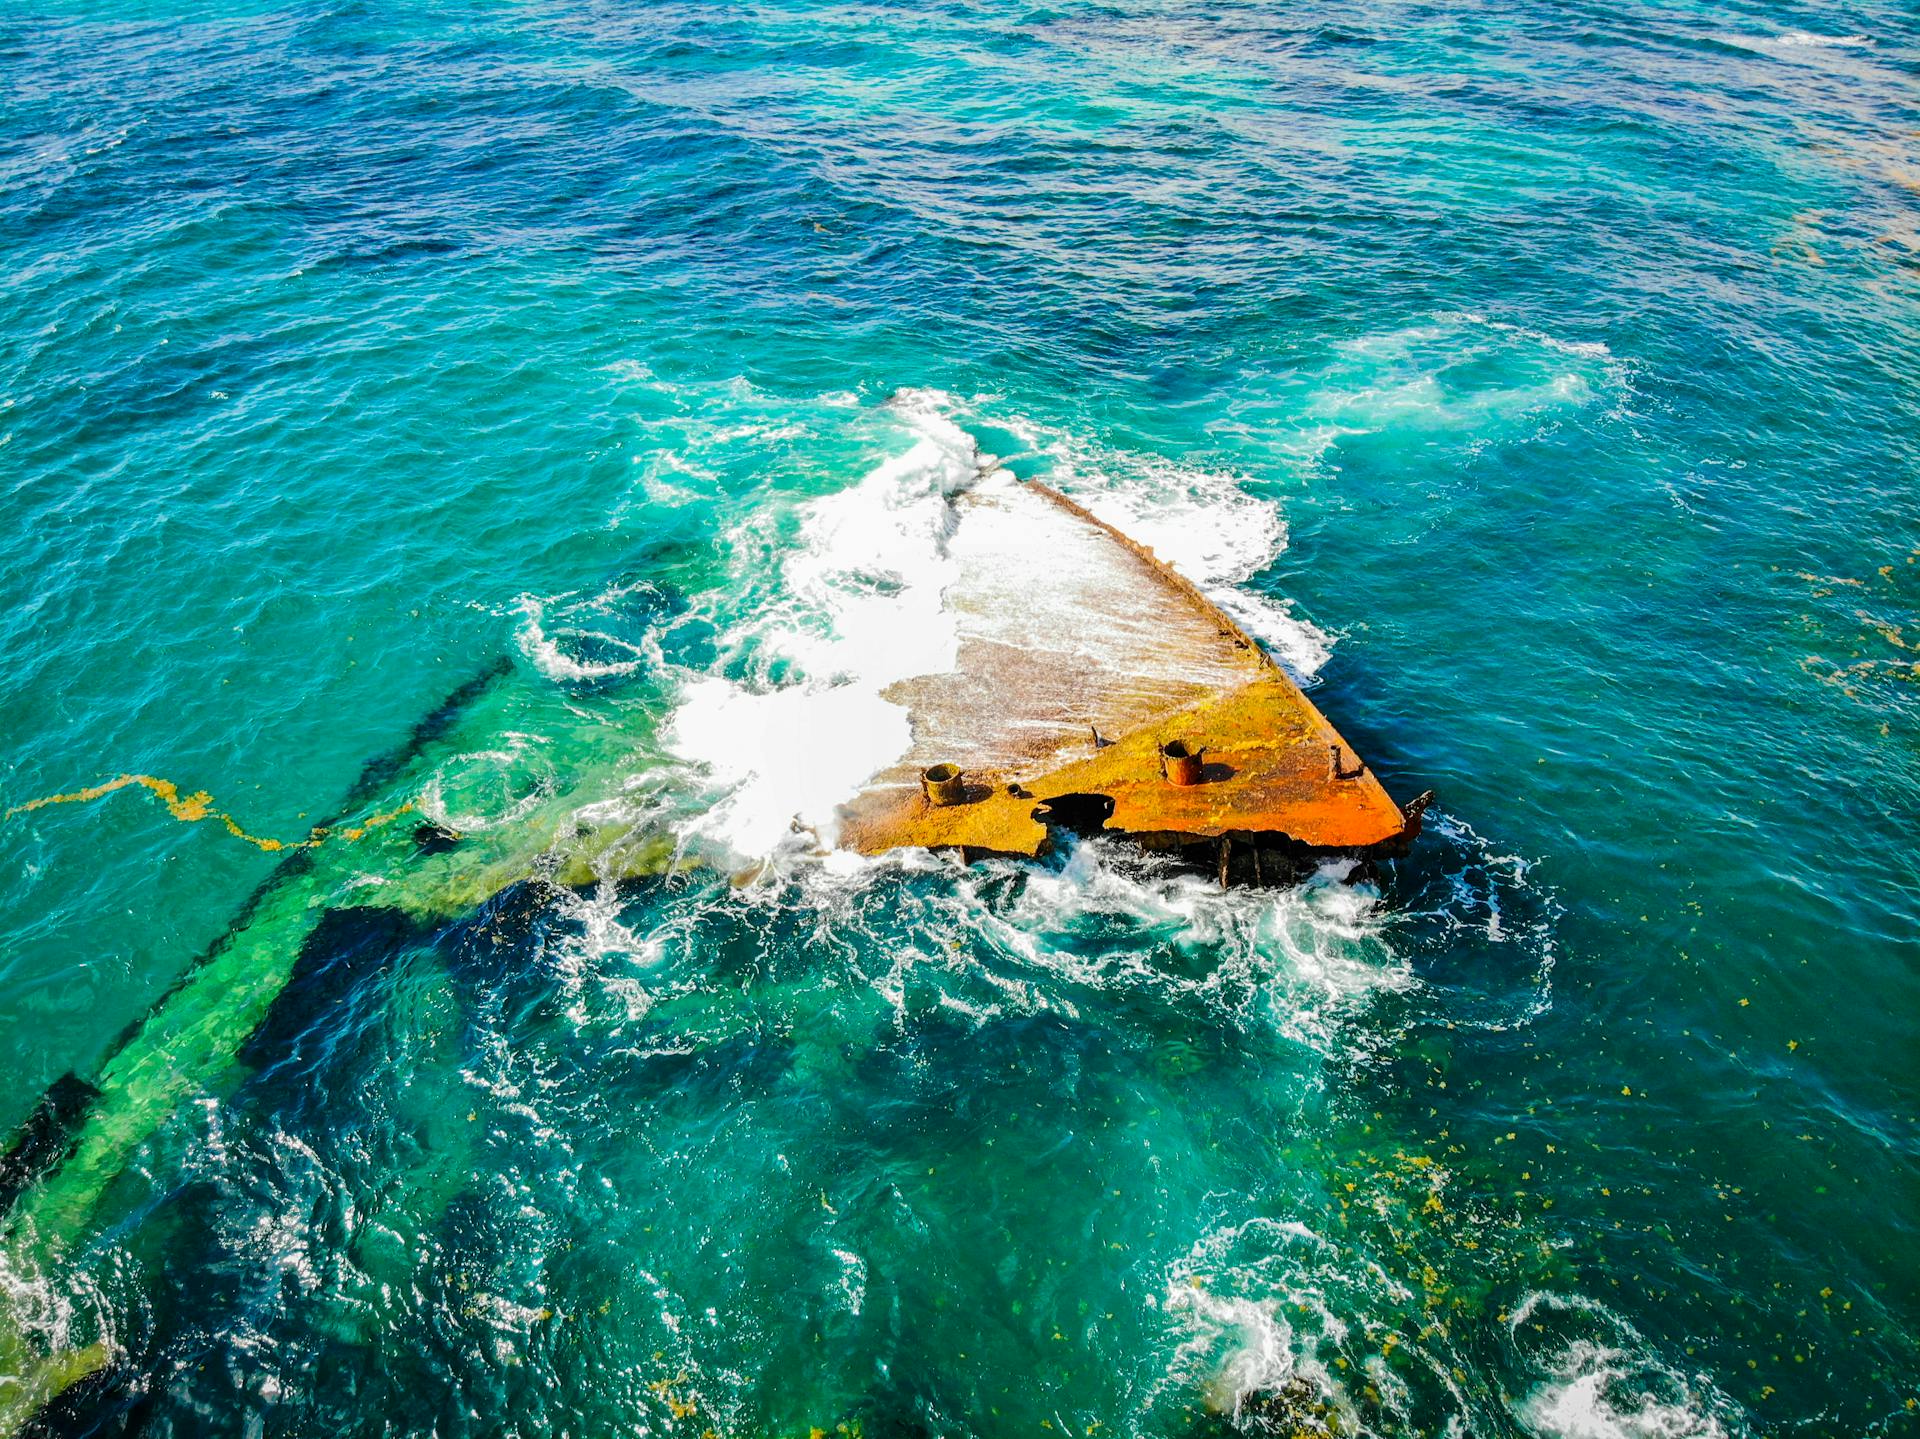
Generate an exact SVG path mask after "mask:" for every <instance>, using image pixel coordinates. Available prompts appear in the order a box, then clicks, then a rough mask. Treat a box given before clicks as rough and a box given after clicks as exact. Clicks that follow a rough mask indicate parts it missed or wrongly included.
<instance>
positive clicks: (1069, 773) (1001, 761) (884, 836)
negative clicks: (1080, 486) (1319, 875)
mask: <svg viewBox="0 0 1920 1439" xmlns="http://www.w3.org/2000/svg"><path fill="white" fill-rule="evenodd" d="M954 505H955V510H956V524H955V528H954V532H953V536H952V539H951V541H950V543H949V546H948V553H949V555H950V557H951V558H952V559H953V560H954V561H955V562H956V564H957V566H958V578H957V580H956V581H955V583H954V584H953V585H952V586H951V587H950V589H949V590H948V592H947V597H946V600H947V605H948V607H949V608H950V609H951V610H952V611H953V612H954V613H955V615H956V616H957V620H958V629H959V644H958V653H957V659H956V662H955V664H954V666H953V668H952V669H951V670H950V671H948V672H945V673H940V674H930V675H923V676H919V677H916V678H914V679H909V680H905V681H902V682H900V683H898V684H896V685H894V686H892V687H891V688H890V689H889V690H887V691H886V698H887V699H889V700H891V701H893V702H894V703H897V704H900V705H902V706H904V707H905V708H906V710H907V712H908V716H909V720H910V723H911V728H912V735H913V739H912V744H911V747H910V748H909V749H908V751H907V753H906V754H905V755H903V756H902V757H901V758H900V759H899V760H898V761H897V762H896V763H895V764H893V765H891V766H890V767H888V768H887V769H885V770H883V771H881V772H880V773H878V774H876V775H875V776H874V777H873V778H872V779H871V780H869V781H868V782H867V784H866V785H865V787H863V789H862V790H861V792H860V793H859V794H858V795H856V796H855V797H854V799H852V800H851V801H849V802H848V804H847V805H845V806H844V807H843V810H842V823H841V829H840V843H841V844H843V845H845V846H848V847H850V848H853V849H857V850H859V851H861V852H863V853H867V854H874V853H878V852H881V851H884V850H889V849H896V848H900V847H902V846H908V845H918V846H924V847H926V848H929V849H958V850H964V851H966V852H967V853H969V854H978V855H986V854H997V855H1033V854H1037V853H1038V852H1039V851H1040V849H1041V848H1042V847H1043V846H1044V845H1045V843H1046V841H1047V834H1048V823H1047V822H1048V821H1049V820H1050V819H1051V820H1056V821H1058V820H1060V819H1062V818H1065V817H1066V816H1067V814H1068V813H1069V812H1071V813H1072V815H1073V817H1074V818H1075V820H1076V821H1077V822H1079V823H1081V824H1084V823H1086V822H1087V817H1088V816H1089V815H1090V814H1091V815H1093V816H1094V822H1095V823H1099V818H1098V817H1099V816H1100V815H1101V814H1102V813H1105V812H1106V809H1107V806H1108V804H1109V803H1110V804H1111V812H1110V813H1105V819H1104V828H1105V829H1107V830H1109V831H1117V832H1121V833H1125V834H1128V835H1131V836H1134V837H1136V838H1138V839H1139V840H1141V841H1142V842H1143V843H1146V844H1149V845H1155V846H1161V847H1173V846H1186V845H1195V844H1202V843H1205V842H1208V841H1216V842H1217V841H1220V840H1228V841H1241V842H1245V843H1249V844H1252V845H1254V846H1256V847H1258V846H1262V845H1267V846H1277V847H1284V848H1288V849H1290V850H1293V851H1309V852H1311V851H1328V852H1340V851H1351V852H1369V851H1381V850H1387V849H1391V848H1393V847H1395V846H1396V845H1399V844H1403V843H1405V842H1406V841H1407V840H1408V839H1410V838H1411V836H1412V833H1413V831H1414V830H1415V829H1416V828H1417V826H1418V823H1419V807H1418V803H1417V804H1416V806H1410V807H1409V809H1408V810H1407V811H1406V812H1403V811H1402V809H1401V808H1400V807H1399V806H1398V805H1396V804H1395V803H1394V802H1393V800H1392V799H1390V798H1389V797H1388V795H1387V792H1386V790H1385V789H1383V788H1382V787H1381V785H1380V783H1379V781H1377V780H1376V779H1375V778H1374V777H1373V775H1372V773H1371V771H1369V770H1367V769H1366V768H1365V767H1364V766H1363V765H1362V764H1361V763H1360V762H1359V760H1358V758H1357V757H1356V756H1355V755H1354V753H1353V751H1352V750H1351V749H1349V748H1348V747H1347V745H1346V743H1345V741H1344V740H1342V739H1341V737H1340V735H1339V734H1338V732H1337V731H1335V729H1334V728H1333V726H1332V725H1330V724H1328V723H1327V721H1326V719H1325V718H1324V717H1323V716H1322V715H1321V713H1320V711H1319V710H1317V709H1316V708H1314V706H1313V704H1312V702H1311V701H1309V700H1308V699H1307V697H1306V696H1305V695H1304V694H1302V693H1301V692H1300V689H1299V686H1297V685H1296V684H1294V682H1293V680H1292V679H1291V678H1289V677H1288V675H1287V674H1286V672H1285V671H1284V670H1282V669H1281V668H1280V667H1279V666H1278V665H1277V664H1275V663H1274V662H1273V661H1272V660H1271V659H1270V658H1269V657H1268V656H1267V654H1266V653H1265V652H1264V651H1263V650H1262V649H1261V648H1260V646H1259V645H1258V644H1257V643H1256V642H1255V641H1254V640H1253V639H1252V638H1251V637H1250V636H1249V635H1247V634H1246V633H1245V632H1244V631H1243V630H1241V628H1240V627H1239V626H1238V625H1236V624H1235V623H1234V622H1233V621H1232V620H1231V619H1229V618H1228V617H1227V616H1226V615H1225V614H1223V613H1222V612H1221V610H1220V609H1219V608H1218V606H1216V605H1214V604H1213V603H1212V602H1211V601H1210V600H1208V599H1207V598H1206V597H1205V596H1204V595H1202V594H1201V593H1200V592H1199V591H1198V590H1197V589H1195V588H1194V587H1193V585H1191V584H1190V583H1188V582H1187V581H1186V580H1185V579H1183V578H1181V577H1180V576H1179V575H1178V574H1176V573H1175V572H1174V571H1173V570H1171V569H1170V568H1168V567H1167V566H1166V565H1165V564H1163V563H1161V562H1160V561H1159V560H1158V559H1157V558H1155V557H1154V555H1153V553H1152V552H1151V551H1150V550H1147V549H1146V548H1144V547H1143V546H1141V545H1139V544H1136V543H1135V542H1134V541H1133V540H1131V539H1129V538H1128V537H1127V536H1125V535H1123V534H1121V533H1120V532H1119V531H1118V530H1116V529H1114V528H1113V527H1112V526H1110V525H1108V524H1106V523H1105V522H1103V521H1101V520H1100V519H1098V518H1096V517H1095V516H1094V515H1092V514H1090V513H1089V512H1088V511H1086V510H1085V509H1083V508H1081V507H1080V506H1079V505H1077V504H1075V503H1074V502H1073V501H1071V500H1069V499H1067V498H1066V497H1065V496H1064V495H1061V494H1059V493H1058V492H1056V491H1054V490H1051V489H1048V488H1047V487H1046V486H1045V485H1042V484H1039V483H1038V482H1035V481H1027V482H1025V483H1022V482H1020V481H1017V480H1014V479H1013V478H1012V477H1010V476H1007V475H1005V474H1001V475H997V476H995V477H992V478H989V479H986V480H983V481H981V482H980V483H979V484H977V485H975V486H974V487H973V488H972V489H969V490H967V491H965V492H964V493H962V494H961V495H959V496H958V497H956V499H955V501H954ZM1169 740H1180V741H1183V742H1185V743H1186V744H1188V745H1190V746H1194V747H1204V756H1203V759H1204V764H1203V768H1202V771H1201V775H1200V782H1199V783H1197V784H1194V785H1191V786H1179V785H1175V784H1172V783H1169V782H1168V780H1167V779H1166V778H1165V777H1164V776H1163V775H1162V773H1161V767H1160V753H1159V747H1160V745H1161V744H1162V743H1163V742H1165V741H1169ZM943 763H945V764H954V765H957V766H959V767H960V769H961V770H962V771H963V772H964V775H965V779H966V782H967V783H966V799H965V802H963V803H960V804H956V805H945V806H941V805H935V804H933V803H931V802H930V800H929V799H928V797H927V795H926V794H925V793H924V792H923V789H922V786H921V782H920V776H921V773H922V772H923V771H924V770H925V769H927V768H929V767H931V766H934V765H937V764H943ZM1066 796H1086V797H1089V798H1086V799H1074V800H1067V799H1065V797H1066ZM1050 800H1051V801H1059V803H1056V804H1055V805H1053V806H1052V807H1051V809H1049V808H1048V806H1047V804H1046V802H1047V801H1050Z"/></svg>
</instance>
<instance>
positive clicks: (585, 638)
mask: <svg viewBox="0 0 1920 1439" xmlns="http://www.w3.org/2000/svg"><path fill="white" fill-rule="evenodd" d="M651 588H652V587H651V586H649V585H647V584H645V583H644V582H643V583H640V584H629V585H617V586H614V587H613V588H611V589H609V590H606V591H604V592H602V593H601V594H598V595H594V596H590V597H588V598H586V599H584V600H583V599H581V597H579V596H577V595H556V596H553V597H551V598H548V599H540V598H538V597H536V596H534V595H522V596H520V598H519V600H518V602H517V603H516V606H515V608H517V609H518V610H519V611H520V614H521V617H522V618H521V621H520V629H519V631H518V632H517V634H516V635H515V636H514V637H515V639H516V640H517V641H518V642H519V645H520V651H521V653H522V654H524V655H526V657H527V658H528V659H529V660H531V661H532V662H533V665H534V667H535V668H536V669H538V670H539V671H540V673H541V674H543V675H545V676H546V677H547V678H548V679H550V680H556V681H559V682H561V683H565V682H567V681H579V680H597V679H608V678H611V677H613V676H617V675H627V674H632V673H633V672H634V671H636V670H638V669H639V668H640V667H641V666H642V665H644V664H645V663H646V662H647V659H648V653H647V649H646V646H645V645H644V644H642V643H641V642H640V641H638V640H636V639H632V638H629V637H627V636H623V635H621V634H618V633H616V632H615V628H614V626H613V625H612V624H611V623H609V621H610V620H611V618H612V617H613V615H614V613H615V612H616V611H617V609H618V607H619V606H620V603H621V602H622V601H624V600H627V599H630V598H631V597H633V596H634V595H636V594H638V593H640V592H641V591H643V590H645V591H650V590H651ZM556 611H557V612H558V615H557V618H556V616H555V612H556Z"/></svg>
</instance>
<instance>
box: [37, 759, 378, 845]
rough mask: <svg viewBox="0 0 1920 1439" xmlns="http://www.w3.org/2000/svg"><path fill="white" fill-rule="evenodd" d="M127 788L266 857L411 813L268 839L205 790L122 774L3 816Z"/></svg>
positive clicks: (357, 833)
mask: <svg viewBox="0 0 1920 1439" xmlns="http://www.w3.org/2000/svg"><path fill="white" fill-rule="evenodd" d="M129 785H138V786H140V787H141V788H142V789H144V790H147V791H148V792H149V793H151V794H152V795H154V796H155V798H157V799H158V800H159V801H160V802H161V803H162V804H164V805H165V806H166V807H167V813H168V814H170V815H172V816H173V817H174V818H175V819H177V820H179V821H180V822H181V823H182V824H198V823H199V822H200V821H201V820H205V819H217V820H219V821H220V823H221V825H222V826H223V827H224V828H225V829H226V831H227V833H228V834H230V835H232V836H233V837H234V838H235V839H238V840H244V841H245V842H246V843H248V844H250V845H252V846H254V848H256V849H260V850H264V851H265V852H267V853H269V854H272V853H274V852H276V851H279V850H285V849H318V848H319V847H320V846H321V845H322V844H325V843H326V842H327V841H328V840H329V839H332V838H335V837H338V838H341V839H346V840H356V839H360V838H363V837H364V836H365V835H366V834H367V833H368V832H369V831H371V830H374V829H378V828H379V827H380V826H381V825H384V824H389V823H391V822H392V821H394V820H396V819H398V818H399V817H400V816H401V815H403V814H408V813H411V812H412V810H413V803H412V801H408V802H407V803H406V804H403V805H401V806H400V807H399V808H397V809H392V810H387V811H385V812H384V813H381V814H376V815H373V816H371V817H370V818H368V819H367V820H365V821H364V822H362V823H361V824H358V825H343V826H341V827H340V828H339V829H330V828H328V827H327V826H326V825H316V826H314V828H313V829H312V830H311V831H310V832H309V833H308V835H307V837H306V838H305V839H298V840H280V839H271V838H267V837H264V836H261V835H256V834H249V833H248V832H247V831H246V830H245V829H244V828H242V827H241V824H240V822H239V821H238V820H236V819H235V818H234V817H233V816H232V815H230V814H228V813H227V812H226V811H225V810H219V809H215V808H214V807H213V796H212V795H211V794H209V793H208V792H207V791H206V790H203V789H202V790H195V791H194V792H193V793H192V794H184V795H183V794H181V793H180V787H179V786H178V785H176V784H175V783H174V782H173V781H172V780H169V779H160V778H159V777H157V776H155V775H150V774H123V775H118V776H116V777H115V778H113V779H110V780H108V781H106V782H105V783H104V784H97V785H92V786H90V787H88V788H87V789H77V790H72V791H70V792H68V793H66V794H50V795H43V796H42V797H41V798H39V799H31V800H28V801H27V802H26V803H24V804H17V805H15V806H13V808H11V809H9V810H8V811H7V812H6V814H5V816H3V817H4V818H6V819H12V818H13V817H14V816H15V815H21V814H26V813H28V812H30V811H32V810H36V809H45V808H46V807H47V806H48V805H55V804H87V803H90V802H91V801H93V800H97V799H104V798H105V797H106V796H108V795H110V794H112V793H114V792H115V791H116V790H123V789H125V788H127V787H128V786H129Z"/></svg>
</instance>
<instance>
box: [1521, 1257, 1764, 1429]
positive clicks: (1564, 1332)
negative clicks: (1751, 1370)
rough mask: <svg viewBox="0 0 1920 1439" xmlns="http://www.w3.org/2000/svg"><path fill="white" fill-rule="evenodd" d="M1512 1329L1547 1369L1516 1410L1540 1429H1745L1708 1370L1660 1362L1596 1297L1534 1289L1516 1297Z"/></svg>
mask: <svg viewBox="0 0 1920 1439" xmlns="http://www.w3.org/2000/svg"><path fill="white" fill-rule="evenodd" d="M1507 1329H1508V1333H1509V1335H1510V1336H1511V1338H1512V1340H1513V1342H1514V1347H1515V1349H1516V1351H1517V1352H1518V1354H1519V1356H1520V1358H1521V1359H1522V1361H1523V1362H1524V1363H1526V1364H1528V1366H1529V1367H1531V1368H1533V1369H1534V1370H1535V1372H1536V1373H1537V1374H1539V1376H1540V1377H1539V1379H1538V1381H1537V1382H1536V1383H1535V1384H1534V1385H1533V1387H1532V1388H1531V1390H1530V1391H1529V1392H1528V1393H1527V1394H1526V1395H1525V1396H1524V1397H1523V1398H1522V1399H1520V1400H1519V1401H1518V1403H1517V1404H1516V1405H1515V1411H1514V1412H1515V1417H1516V1418H1517V1419H1519V1421H1520V1422H1521V1423H1522V1424H1523V1425H1525V1426H1526V1428H1527V1429H1528V1431H1529V1432H1531V1433H1534V1434H1537V1435H1540V1436H1542V1439H1728V1435H1729V1434H1730V1433H1733V1432H1743V1431H1744V1425H1742V1424H1740V1422H1739V1420H1738V1418H1737V1415H1736V1412H1735V1410H1734V1408H1733V1406H1732V1405H1731V1404H1730V1403H1729V1402H1728V1401H1727V1399H1726V1398H1725V1397H1724V1396H1723V1395H1721V1394H1720V1393H1719V1392H1718V1391H1717V1390H1716V1389H1715V1388H1714V1387H1713V1386H1712V1385H1711V1383H1709V1382H1708V1381H1707V1380H1706V1379H1705V1378H1704V1376H1698V1377H1695V1378H1693V1379H1689V1378H1688V1377H1687V1376H1685V1375H1683V1374H1681V1373H1680V1372H1679V1371H1677V1370H1675V1369H1674V1368H1672V1367H1671V1366H1669V1365H1667V1364H1665V1363H1664V1362H1662V1361H1661V1360H1660V1359H1659V1357H1658V1356H1657V1355H1656V1354H1655V1352H1654V1351H1653V1349H1652V1346H1650V1345H1649V1344H1648V1343H1647V1342H1646V1341H1645V1340H1644V1339H1643V1338H1642V1337H1641V1335H1640V1334H1639V1332H1638V1331H1637V1330H1635V1329H1634V1327H1633V1326H1632V1325H1631V1324H1629V1323H1627V1321H1626V1320H1625V1319H1623V1318H1622V1317H1621V1316H1619V1315H1618V1314H1615V1313H1614V1312H1613V1311H1612V1310H1611V1309H1609V1308H1607V1306H1606V1305H1604V1304H1601V1303H1600V1302H1599V1301H1597V1300H1594V1299H1589V1298H1587V1297H1586V1296H1584V1295H1577V1294H1573V1295H1570V1294H1549V1293H1540V1292H1536V1293H1532V1294H1529V1295H1527V1296H1526V1297H1525V1298H1524V1299H1523V1300H1522V1301H1521V1302H1520V1303H1519V1304H1517V1305H1515V1306H1514V1309H1513V1313H1512V1315H1511V1317H1510V1318H1509V1319H1508V1321H1507ZM1730 1426H1731V1428H1730Z"/></svg>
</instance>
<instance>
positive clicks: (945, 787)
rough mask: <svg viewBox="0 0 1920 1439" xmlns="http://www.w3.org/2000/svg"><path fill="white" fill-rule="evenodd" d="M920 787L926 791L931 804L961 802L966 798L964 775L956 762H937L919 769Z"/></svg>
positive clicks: (943, 804) (942, 804)
mask: <svg viewBox="0 0 1920 1439" xmlns="http://www.w3.org/2000/svg"><path fill="white" fill-rule="evenodd" d="M920 788H921V789H923V790H925V791H926V793H927V803H928V804H931V805H941V806H945V805H952V804H961V803H964V802H965V800H966V798H967V781H966V777H965V776H964V775H962V774H961V773H960V766H959V765H957V764H937V765H933V766H931V767H930V768H927V769H923V770H921V771H920Z"/></svg>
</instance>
